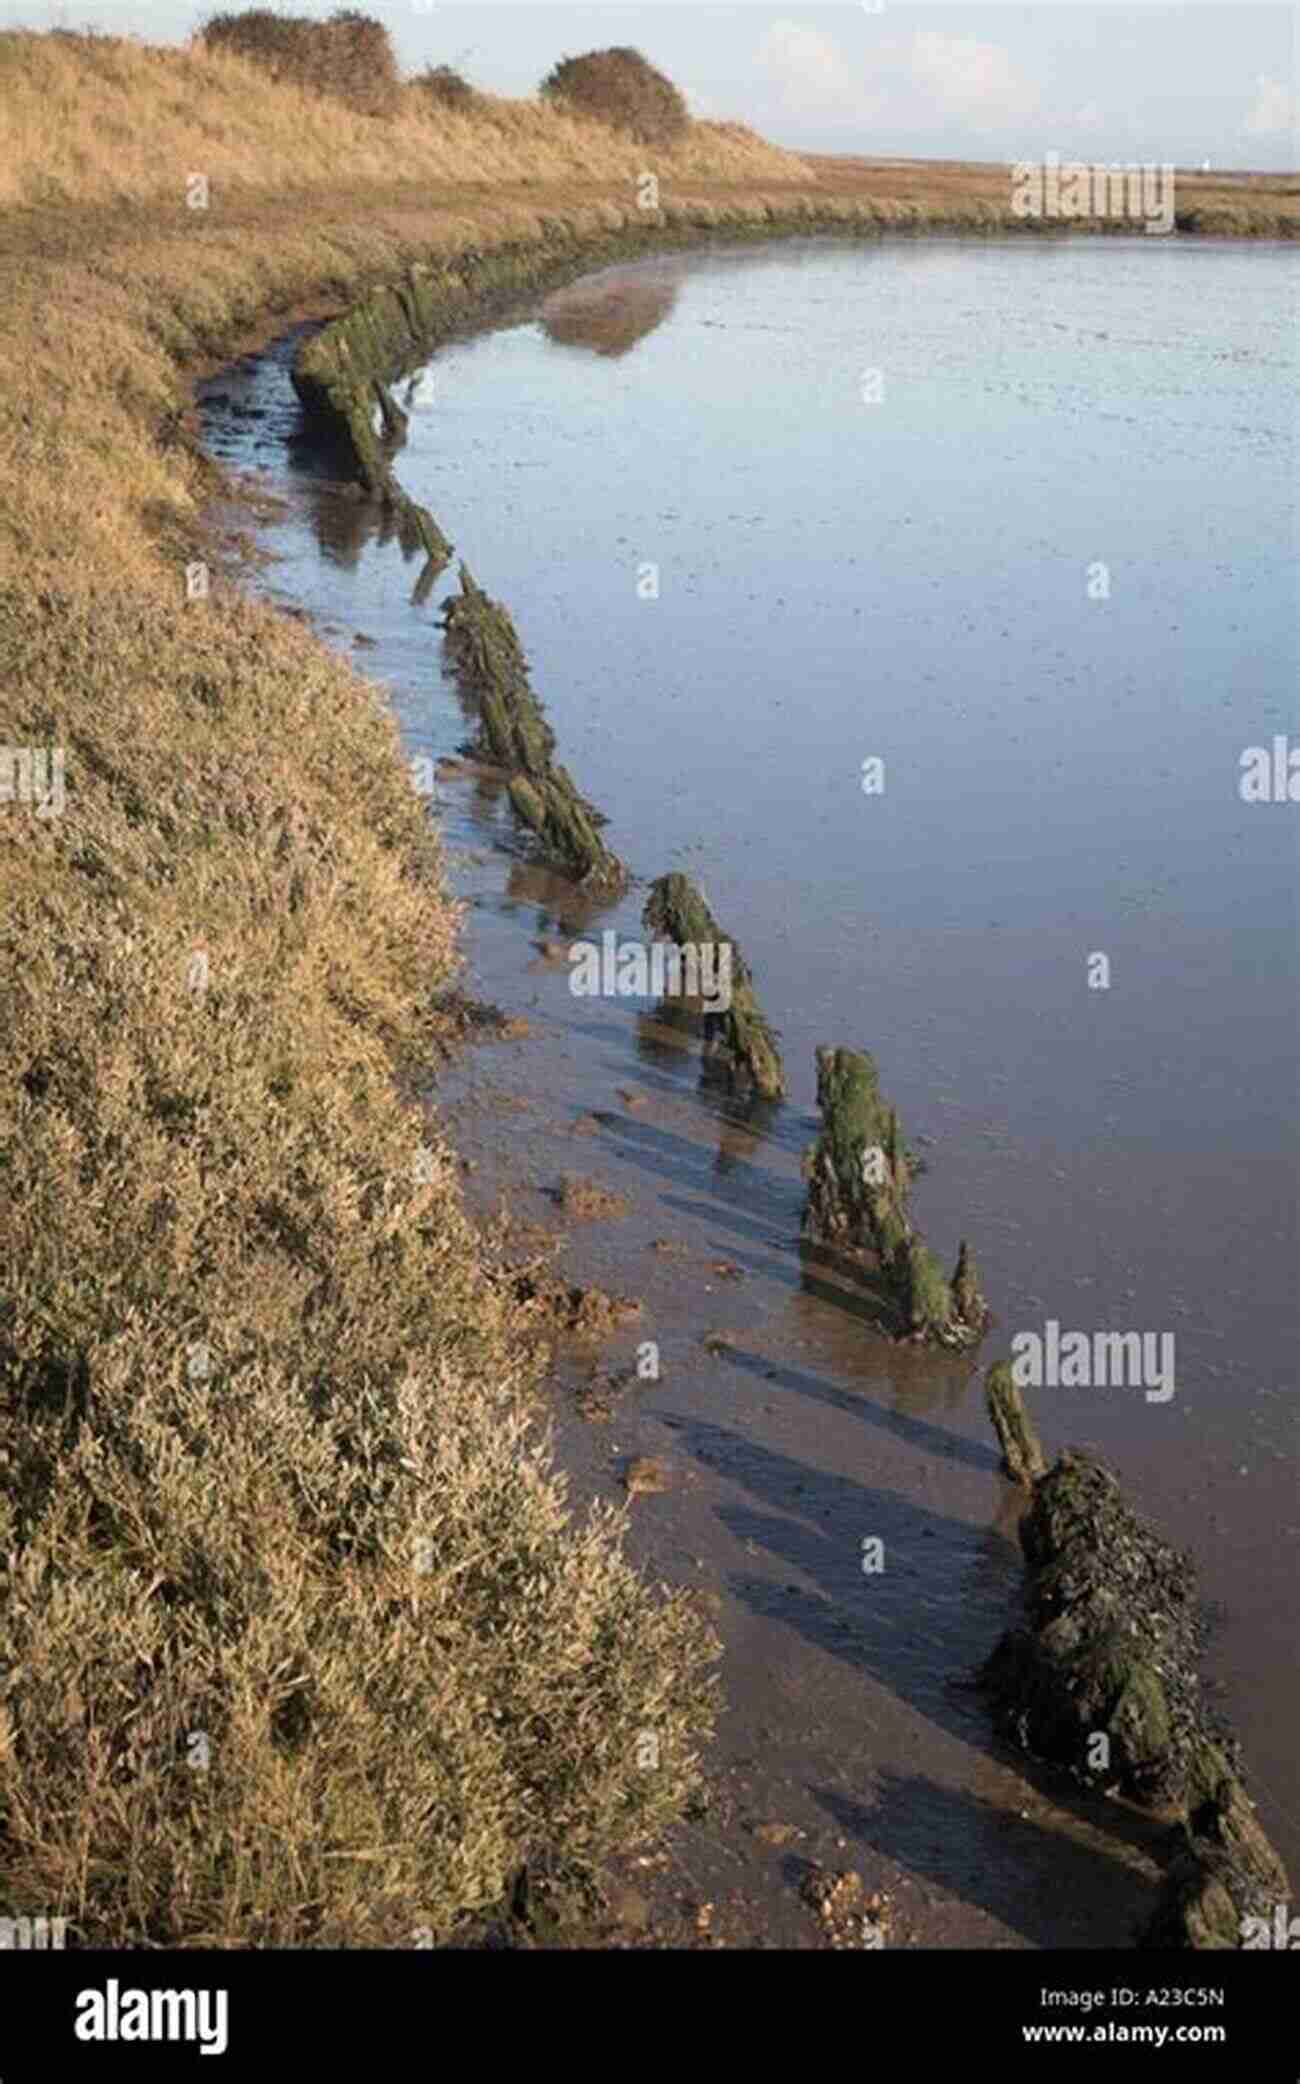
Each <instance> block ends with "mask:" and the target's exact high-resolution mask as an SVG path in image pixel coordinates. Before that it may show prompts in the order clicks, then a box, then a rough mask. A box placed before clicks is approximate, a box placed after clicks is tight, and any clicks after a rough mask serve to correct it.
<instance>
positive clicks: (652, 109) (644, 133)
mask: <svg viewBox="0 0 1300 2084" xmlns="http://www.w3.org/2000/svg"><path fill="white" fill-rule="evenodd" d="M541 91H542V94H543V96H544V97H546V98H549V99H550V100H552V101H557V102H561V103H563V104H564V105H565V106H566V107H569V108H571V109H575V110H577V111H579V112H580V113H581V114H582V115H584V116H595V117H597V118H598V119H599V120H600V121H601V122H602V123H608V124H610V125H611V126H612V127H613V128H614V129H615V130H622V131H625V132H626V133H627V135H628V136H629V137H633V138H635V139H636V141H637V143H638V144H641V145H671V144H674V143H676V142H677V140H678V139H680V138H683V137H685V135H686V132H687V131H688V130H689V128H690V120H691V119H690V115H689V113H688V111H687V107H686V102H685V99H684V97H683V95H682V93H681V91H680V89H679V88H677V87H675V86H674V85H673V83H672V81H671V80H670V79H668V78H667V77H666V75H665V74H664V73H662V72H659V71H658V70H657V69H656V68H655V67H654V66H653V65H652V64H651V63H650V61H649V59H648V58H645V57H643V56H642V54H641V52H640V51H635V50H632V49H630V48H629V47H628V46H627V45H624V44H617V45H614V46H613V47H612V48H611V49H609V50H606V51H587V52H585V53H584V55H583V56H582V57H580V58H561V60H560V62H559V64H558V65H555V66H553V67H552V68H551V70H550V72H548V73H547V75H546V78H545V79H544V80H543V81H542V87H541Z"/></svg>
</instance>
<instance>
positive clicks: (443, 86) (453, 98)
mask: <svg viewBox="0 0 1300 2084" xmlns="http://www.w3.org/2000/svg"><path fill="white" fill-rule="evenodd" d="M411 87H412V89H413V91H414V93H415V95H416V98H417V102H418V101H419V100H421V99H422V100H423V101H424V102H425V103H428V104H431V105H432V106H433V107H434V108H438V109H459V110H460V111H461V112H462V113H464V112H465V111H466V110H468V109H472V108H473V107H474V106H475V105H476V103H477V102H478V101H479V100H480V96H479V95H478V93H477V92H476V91H475V89H474V88H473V87H471V85H470V83H469V81H468V80H467V79H466V78H465V77H464V75H463V74H462V73H459V72H457V70H456V68H455V66H454V65H426V66H425V68H424V71H423V72H417V73H416V75H415V78H414V79H413V80H412V81H411Z"/></svg>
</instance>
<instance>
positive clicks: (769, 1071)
mask: <svg viewBox="0 0 1300 2084" xmlns="http://www.w3.org/2000/svg"><path fill="white" fill-rule="evenodd" d="M641 916H642V923H643V925H644V926H645V928H646V931H647V932H648V933H652V934H654V935H655V936H656V937H657V938H659V939H661V940H665V941H671V942H672V943H673V944H674V945H675V946H676V947H678V948H691V949H696V950H699V949H709V950H712V951H714V956H715V960H716V958H717V956H718V954H719V952H720V951H724V950H725V951H726V963H727V966H728V972H729V976H730V990H731V1003H730V1005H729V1006H728V1007H727V1009H726V1011H725V1012H718V1013H711V1014H707V1015H706V1016H705V1053H706V1055H707V1056H708V1057H709V1059H710V1060H711V1061H712V1062H713V1063H714V1064H716V1065H717V1066H718V1067H719V1069H720V1070H721V1072H722V1074H723V1076H724V1077H725V1078H726V1079H727V1081H728V1083H729V1084H730V1085H732V1086H733V1087H735V1088H737V1089H739V1090H745V1089H752V1090H753V1091H754V1092H755V1093H757V1094H758V1095H759V1096H760V1097H761V1098H762V1099H765V1100H780V1099H782V1098H783V1097H784V1095H785V1070H784V1067H783V1065H782V1063H781V1052H780V1050H779V1049H778V1047H777V1042H776V1036H775V1034H774V1033H773V1030H772V1028H771V1027H770V1025H769V1024H768V1021H767V1019H766V1018H765V1016H764V1014H763V1010H762V1008H761V1007H760V1005H759V1003H758V999H757V996H756V995H755V991H754V984H753V979H752V977H751V976H750V973H749V969H748V967H747V965H746V963H745V960H744V957H743V956H742V955H741V952H740V950H739V948H738V947H737V946H736V943H735V942H734V940H732V938H731V936H730V934H725V933H724V932H723V931H722V929H721V927H720V926H719V925H718V922H717V920H716V919H715V918H714V916H713V914H712V912H711V911H710V910H709V907H708V905H707V904H706V903H705V901H704V899H703V897H702V896H701V895H700V892H699V891H698V890H697V889H696V887H695V885H694V883H692V882H691V881H690V879H689V877H687V876H684V875H681V874H679V873H677V872H674V873H672V874H671V875H666V876H660V878H659V880H658V882H656V883H655V884H653V885H652V887H651V890H650V895H649V897H648V898H647V899H646V902H645V909H644V911H643V913H642V915H641Z"/></svg>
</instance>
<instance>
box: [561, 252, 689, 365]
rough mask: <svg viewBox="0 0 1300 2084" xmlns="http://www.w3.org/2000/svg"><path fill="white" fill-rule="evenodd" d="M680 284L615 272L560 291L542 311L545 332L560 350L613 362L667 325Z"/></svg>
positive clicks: (675, 279)
mask: <svg viewBox="0 0 1300 2084" xmlns="http://www.w3.org/2000/svg"><path fill="white" fill-rule="evenodd" d="M678 286H679V278H678V277H676V276H647V275H646V274H645V273H644V272H643V271H638V272H635V273H634V272H632V271H631V270H626V271H625V270H621V269H620V270H614V271H611V272H610V273H609V274H607V275H598V276H594V277H592V278H591V280H589V281H587V282H576V283H572V284H570V285H569V287H568V288H566V289H561V290H557V291H556V292H555V295H554V296H551V297H548V298H547V299H546V302H545V303H544V304H543V306H542V313H541V318H542V328H543V331H544V332H545V334H546V337H547V339H548V340H553V341H554V342H555V343H556V345H557V346H558V347H585V348H589V349H590V350H591V352H592V353H593V354H597V355H604V356H606V357H607V358H609V359H614V358H616V357H617V356H619V355H626V354H629V353H630V352H631V350H632V349H633V348H634V347H635V346H636V344H637V342H638V341H640V340H644V339H645V337H646V335H647V333H653V331H654V329H655V327H656V326H659V325H662V324H663V322H664V320H665V319H666V318H667V317H668V316H669V314H670V313H671V311H672V309H673V306H674V305H675V304H676V302H677V291H678Z"/></svg>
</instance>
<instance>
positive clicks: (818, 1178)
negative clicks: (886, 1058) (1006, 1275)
mask: <svg viewBox="0 0 1300 2084" xmlns="http://www.w3.org/2000/svg"><path fill="white" fill-rule="evenodd" d="M817 1104H818V1106H819V1107H820V1109H821V1114H822V1132H821V1135H820V1137H819V1138H818V1140H817V1142H816V1144H815V1145H814V1147H813V1149H812V1150H811V1151H810V1152H809V1154H808V1156H807V1158H806V1159H805V1162H804V1170H805V1174H806V1177H807V1180H808V1201H807V1206H806V1208H805V1211H804V1233H805V1235H806V1236H809V1237H815V1238H817V1239H819V1240H820V1241H821V1242H823V1243H825V1244H829V1245H833V1246H835V1247H837V1248H838V1249H839V1250H841V1251H847V1252H869V1253H871V1254H873V1255H874V1257H875V1258H876V1260H877V1262H878V1264H879V1266H880V1271H881V1273H882V1275H883V1277H884V1279H885V1282H886V1285H887V1287H888V1289H889V1291H890V1295H891V1298H892V1300H893V1303H894V1306H895V1309H896V1311H897V1315H898V1320H899V1326H900V1329H901V1331H902V1334H903V1336H905V1337H908V1338H913V1339H917V1340H929V1341H933V1342H934V1343H936V1344H939V1345H945V1346H969V1345H972V1344H973V1343H974V1342H975V1340H977V1339H978V1337H979V1335H980V1333H981V1332H982V1330H983V1328H984V1325H985V1323H986V1321H987V1317H988V1312H987V1309H986V1307H985V1304H984V1299H983V1297H982V1296H981V1294H980V1292H979V1281H978V1276H977V1274H976V1270H975V1261H974V1257H973V1255H972V1253H971V1251H970V1248H969V1246H968V1245H967V1244H966V1243H965V1241H964V1240H963V1242H962V1245H961V1248H960V1251H959V1253H958V1257H957V1266H956V1269H955V1271H954V1273H953V1278H952V1280H951V1281H949V1280H947V1279H946V1278H945V1276H944V1273H943V1270H942V1268H941V1267H940V1265H939V1262H938V1260H937V1259H936V1258H935V1256H934V1253H933V1252H932V1251H931V1250H930V1248H929V1246H928V1245H926V1243H925V1242H924V1240H923V1239H922V1238H921V1236H920V1234H919V1233H918V1232H917V1230H916V1229H915V1228H914V1226H913V1224H912V1221H911V1217H910V1216H909V1214H908V1207H907V1199H908V1192H909V1189H910V1187H911V1182H912V1163H911V1160H910V1156H909V1153H908V1151H907V1150H906V1148H905V1146H904V1143H903V1138H902V1132H901V1130H900V1128H899V1122H898V1115H897V1112H896V1110H895V1109H894V1108H892V1107H890V1106H889V1105H888V1104H887V1103H886V1101H885V1100H884V1099H883V1097H882V1095H881V1091H880V1080H879V1077H878V1074H877V1071H876V1066H875V1063H874V1061H873V1059H872V1058H871V1057H870V1056H869V1055H868V1054H867V1052H866V1051H865V1050H854V1049H830V1048H826V1047H823V1048H821V1049H819V1050H818V1051H817Z"/></svg>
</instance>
